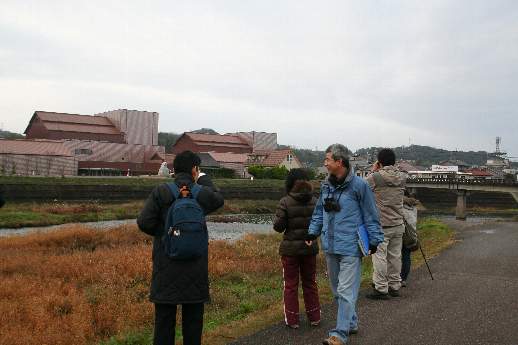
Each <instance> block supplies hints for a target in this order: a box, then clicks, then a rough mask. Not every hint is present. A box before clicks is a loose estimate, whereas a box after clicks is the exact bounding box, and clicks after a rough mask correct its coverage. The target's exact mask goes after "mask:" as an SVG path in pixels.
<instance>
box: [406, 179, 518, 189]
mask: <svg viewBox="0 0 518 345" xmlns="http://www.w3.org/2000/svg"><path fill="white" fill-rule="evenodd" d="M407 183H417V184H455V185H472V186H509V187H518V182H513V181H505V180H465V179H453V178H408V179H407Z"/></svg>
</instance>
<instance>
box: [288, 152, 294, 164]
mask: <svg viewBox="0 0 518 345" xmlns="http://www.w3.org/2000/svg"><path fill="white" fill-rule="evenodd" d="M292 160H293V156H292V155H291V154H288V162H291V161H292Z"/></svg>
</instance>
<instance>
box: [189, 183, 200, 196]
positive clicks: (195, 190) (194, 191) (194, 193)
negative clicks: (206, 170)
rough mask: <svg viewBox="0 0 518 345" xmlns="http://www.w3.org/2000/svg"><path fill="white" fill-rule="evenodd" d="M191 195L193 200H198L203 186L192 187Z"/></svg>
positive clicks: (195, 184) (194, 185)
mask: <svg viewBox="0 0 518 345" xmlns="http://www.w3.org/2000/svg"><path fill="white" fill-rule="evenodd" d="M190 189H191V195H192V198H193V199H198V194H200V192H201V186H200V185H199V184H197V183H193V184H192V185H191V188H190Z"/></svg>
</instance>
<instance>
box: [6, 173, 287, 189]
mask: <svg viewBox="0 0 518 345" xmlns="http://www.w3.org/2000/svg"><path fill="white" fill-rule="evenodd" d="M166 181H171V179H168V178H162V177H158V176H151V177H126V176H122V177H109V178H107V177H96V178H94V177H77V176H73V177H41V176H0V184H5V185H9V184H24V185H129V186H135V187H142V186H155V185H157V184H160V183H164V182H166ZM213 182H214V183H215V184H216V185H217V186H218V187H220V188H224V187H243V188H246V187H257V188H284V180H258V179H255V180H253V181H251V180H248V179H215V180H213Z"/></svg>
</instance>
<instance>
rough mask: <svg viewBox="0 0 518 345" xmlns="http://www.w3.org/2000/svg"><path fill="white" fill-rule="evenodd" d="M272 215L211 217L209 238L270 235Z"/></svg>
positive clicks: (7, 232)
mask: <svg viewBox="0 0 518 345" xmlns="http://www.w3.org/2000/svg"><path fill="white" fill-rule="evenodd" d="M272 219H273V216H272V215H262V214H261V215H255V214H243V215H225V216H209V217H208V221H207V228H208V230H209V238H210V239H211V240H230V241H233V240H236V239H238V238H240V237H241V236H243V235H245V234H248V233H269V232H273V228H272ZM127 224H136V220H135V219H126V220H108V221H101V222H88V223H80V224H79V225H80V226H82V227H86V228H92V229H98V230H107V229H110V228H114V227H117V226H121V225H127ZM70 225H71V224H61V225H52V226H42V227H25V228H18V229H5V228H4V229H0V237H5V236H16V235H18V236H21V235H26V234H30V233H34V232H48V231H54V230H58V229H62V228H66V227H68V226H70Z"/></svg>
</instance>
